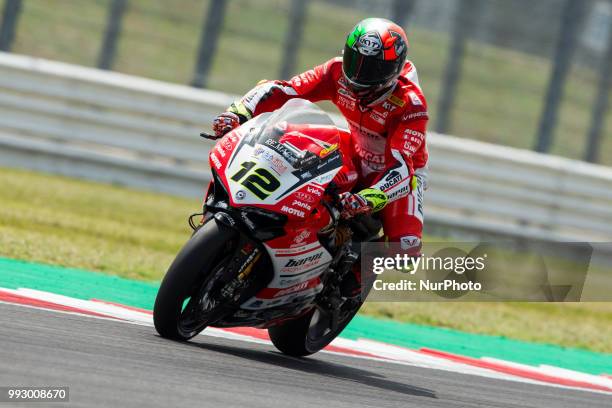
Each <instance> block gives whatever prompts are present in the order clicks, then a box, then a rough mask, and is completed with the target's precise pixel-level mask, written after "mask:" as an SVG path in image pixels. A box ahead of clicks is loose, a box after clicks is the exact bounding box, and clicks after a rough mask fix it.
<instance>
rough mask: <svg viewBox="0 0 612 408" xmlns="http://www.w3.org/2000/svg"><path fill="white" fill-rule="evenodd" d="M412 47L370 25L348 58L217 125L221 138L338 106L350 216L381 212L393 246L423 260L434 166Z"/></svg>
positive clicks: (362, 27) (253, 94)
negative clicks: (350, 175) (288, 112)
mask: <svg viewBox="0 0 612 408" xmlns="http://www.w3.org/2000/svg"><path fill="white" fill-rule="evenodd" d="M407 51H408V40H407V37H406V34H405V33H404V30H403V29H402V28H401V27H399V26H398V25H397V24H395V23H393V22H391V21H389V20H385V19H381V18H369V19H366V20H363V21H361V22H359V23H358V24H357V25H356V26H355V27H354V28H353V30H352V31H351V33H350V34H349V35H348V37H347V40H346V43H345V45H344V52H343V56H342V57H336V58H332V59H331V60H329V61H327V62H325V63H323V64H321V65H319V66H316V67H315V68H313V69H311V70H309V71H306V72H304V73H302V74H300V75H297V76H295V77H293V78H292V79H290V80H289V81H281V80H275V81H262V82H260V83H259V84H258V85H257V86H256V87H255V88H253V89H252V90H250V91H249V92H248V93H247V94H246V95H245V96H244V97H243V98H241V99H240V100H239V101H236V102H235V103H233V104H232V105H231V106H230V107H229V108H228V109H227V111H226V112H224V113H222V114H220V115H219V116H218V117H217V118H216V119H215V120H214V122H213V130H214V131H215V134H216V135H217V136H218V137H221V136H223V135H224V134H225V133H227V132H229V131H231V130H232V129H234V128H236V127H238V126H240V125H241V124H242V123H245V122H246V121H248V120H250V119H252V118H253V117H255V116H257V115H259V114H261V113H263V112H271V111H274V110H276V109H278V108H280V107H281V106H282V105H283V104H284V103H285V102H287V101H288V100H289V99H291V98H303V99H306V100H309V101H311V102H317V101H322V100H329V101H332V102H333V103H334V104H335V106H336V107H337V108H338V109H339V110H340V112H341V113H342V114H343V116H344V117H345V119H346V120H347V122H348V125H349V131H350V134H349V137H350V138H351V141H350V142H351V143H350V145H352V146H353V150H354V151H353V152H352V153H354V155H355V157H356V158H357V160H356V161H357V164H358V166H357V169H358V172H359V178H358V183H357V186H358V188H357V189H356V190H354V191H357V192H356V193H344V194H343V195H342V196H341V204H342V206H343V215H345V216H353V215H356V214H360V213H366V212H370V211H372V210H376V211H380V214H381V218H382V223H383V230H384V233H385V236H386V238H387V239H388V240H389V241H391V242H399V243H400V245H401V247H402V249H403V250H406V251H407V252H408V253H409V254H411V255H418V254H419V252H420V248H421V237H422V229H423V189H424V187H425V183H426V177H427V173H426V166H427V160H428V153H427V146H426V143H425V132H426V127H427V122H428V114H427V102H426V100H425V97H424V95H423V92H422V90H421V88H420V85H419V81H418V76H417V72H416V68H415V66H414V65H413V64H412V62H410V61H408V60H406V55H407Z"/></svg>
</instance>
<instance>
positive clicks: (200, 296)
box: [177, 256, 230, 339]
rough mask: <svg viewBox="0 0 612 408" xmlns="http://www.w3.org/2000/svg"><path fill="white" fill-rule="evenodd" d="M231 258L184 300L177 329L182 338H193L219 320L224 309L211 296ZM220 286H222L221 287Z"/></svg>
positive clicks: (218, 264)
mask: <svg viewBox="0 0 612 408" xmlns="http://www.w3.org/2000/svg"><path fill="white" fill-rule="evenodd" d="M229 258H230V256H226V257H224V258H223V259H221V260H220V261H218V262H216V265H215V267H214V269H213V271H212V273H210V274H209V275H208V276H207V277H206V278H205V279H204V281H202V282H200V283H199V284H197V285H195V286H194V290H193V291H192V292H195V293H193V295H187V296H186V297H185V298H184V299H183V300H182V306H181V311H180V316H179V319H178V321H177V329H178V331H179V333H180V334H181V336H182V337H184V338H187V339H189V338H191V337H193V336H195V335H197V334H198V333H200V332H201V331H202V330H204V329H205V328H206V326H208V325H209V324H211V323H214V322H215V321H216V320H218V319H219V318H220V317H221V316H220V312H221V310H220V309H222V307H220V306H222V303H221V302H219V301H217V300H215V299H214V298H213V297H212V296H211V294H212V293H215V289H217V288H215V286H216V285H218V284H219V278H220V277H222V276H223V273H224V272H225V264H226V263H227V261H228V260H229ZM219 286H220V285H219Z"/></svg>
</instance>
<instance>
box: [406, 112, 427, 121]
mask: <svg viewBox="0 0 612 408" xmlns="http://www.w3.org/2000/svg"><path fill="white" fill-rule="evenodd" d="M426 117H427V111H420V112H409V113H406V114H404V116H402V120H412V119H418V118H426Z"/></svg>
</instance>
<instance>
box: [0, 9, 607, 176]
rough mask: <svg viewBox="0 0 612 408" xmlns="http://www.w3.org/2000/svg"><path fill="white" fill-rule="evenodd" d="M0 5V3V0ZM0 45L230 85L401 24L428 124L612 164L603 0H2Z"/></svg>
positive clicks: (273, 74)
mask: <svg viewBox="0 0 612 408" xmlns="http://www.w3.org/2000/svg"><path fill="white" fill-rule="evenodd" d="M0 4H2V0H0ZM1 12H2V16H1V22H0V50H3V51H11V52H15V53H21V54H28V55H33V56H39V57H44V58H49V59H54V60H59V61H66V62H70V63H76V64H80V65H85V66H92V67H99V68H102V69H110V70H116V71H119V72H124V73H129V74H134V75H140V76H145V77H150V78H155V79H160V80H164V81H170V82H176V83H183V84H189V85H192V86H196V87H206V88H210V89H215V90H220V91H223V92H229V93H237V94H241V93H244V92H245V91H247V90H248V89H249V88H251V87H252V86H253V85H254V84H255V83H256V82H257V81H259V80H261V79H263V78H268V79H272V78H285V79H286V78H289V77H290V76H291V75H293V74H295V73H298V72H301V71H303V70H305V69H308V68H310V67H312V66H313V65H316V64H319V63H321V62H323V61H325V60H327V59H329V58H331V57H334V56H336V55H339V52H340V49H341V48H342V45H343V41H344V38H345V36H346V33H347V32H348V31H349V30H350V29H351V27H352V26H353V25H354V24H355V23H356V22H357V21H358V20H360V19H362V18H365V17H368V16H382V17H387V18H391V19H393V20H395V21H397V22H398V23H400V24H401V25H402V26H403V27H404V28H405V29H406V30H407V32H408V36H409V39H410V41H411V51H410V56H409V58H410V59H412V60H413V61H414V62H415V63H416V65H417V67H418V69H419V76H420V78H421V84H422V85H423V87H424V90H425V94H426V96H427V98H428V100H429V105H430V111H431V117H432V122H431V125H430V128H431V130H436V131H438V132H440V133H451V134H455V135H458V136H462V137H469V138H474V139H478V140H483V141H487V142H493V143H498V144H503V145H508V146H514V147H519V148H526V149H534V150H538V151H541V152H550V153H554V154H558V155H561V156H565V157H570V158H575V159H584V160H587V161H591V162H597V163H601V164H606V165H612V121H610V120H609V117H610V116H611V115H610V112H611V110H612V109H611V106H610V103H609V97H610V91H611V88H612V87H611V86H610V84H611V79H610V75H611V73H612V28H611V27H612V2H611V1H610V0H538V1H531V0H512V1H507V0H368V1H366V0H257V1H255V0H46V1H43V0H3V4H2V9H1Z"/></svg>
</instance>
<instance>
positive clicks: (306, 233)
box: [293, 229, 311, 245]
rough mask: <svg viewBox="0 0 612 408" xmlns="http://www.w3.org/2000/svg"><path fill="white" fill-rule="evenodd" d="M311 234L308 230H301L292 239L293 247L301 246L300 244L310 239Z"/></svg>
mask: <svg viewBox="0 0 612 408" xmlns="http://www.w3.org/2000/svg"><path fill="white" fill-rule="evenodd" d="M310 235H311V232H310V230H309V229H304V230H302V231H301V232H300V233H299V234H297V235H296V236H295V237H294V238H293V245H302V243H303V242H304V241H305V240H306V239H308V237H310Z"/></svg>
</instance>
